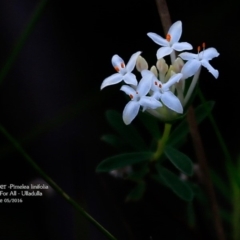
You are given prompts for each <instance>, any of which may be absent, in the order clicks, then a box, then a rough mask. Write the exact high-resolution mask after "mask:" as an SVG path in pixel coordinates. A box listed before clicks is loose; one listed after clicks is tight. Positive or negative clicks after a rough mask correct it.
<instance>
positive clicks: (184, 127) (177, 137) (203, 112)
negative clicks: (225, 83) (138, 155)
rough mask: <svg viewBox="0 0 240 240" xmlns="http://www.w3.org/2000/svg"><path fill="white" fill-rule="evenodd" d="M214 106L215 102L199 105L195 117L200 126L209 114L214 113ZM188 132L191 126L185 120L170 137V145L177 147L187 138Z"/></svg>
mask: <svg viewBox="0 0 240 240" xmlns="http://www.w3.org/2000/svg"><path fill="white" fill-rule="evenodd" d="M213 106H214V101H209V102H206V103H203V104H201V105H199V106H198V107H197V108H196V109H195V116H196V120H197V123H198V124H199V123H201V122H202V121H203V120H204V119H205V118H206V117H207V116H208V114H209V113H210V112H211V111H212V109H213ZM207 110H208V111H207ZM188 132H189V126H188V123H187V121H186V119H184V120H183V121H182V122H181V123H180V124H179V125H178V127H177V128H175V130H174V131H173V132H172V134H171V135H170V138H169V140H168V145H171V146H174V145H176V144H177V143H178V142H180V141H182V139H183V138H184V137H186V136H187V134H188Z"/></svg>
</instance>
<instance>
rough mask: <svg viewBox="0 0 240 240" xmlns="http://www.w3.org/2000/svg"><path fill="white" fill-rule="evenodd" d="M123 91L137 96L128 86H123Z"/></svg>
mask: <svg viewBox="0 0 240 240" xmlns="http://www.w3.org/2000/svg"><path fill="white" fill-rule="evenodd" d="M120 90H121V91H123V92H125V93H126V94H127V95H130V94H131V95H133V96H134V95H135V94H136V91H135V90H134V89H133V88H131V87H129V86H128V85H123V86H122V87H121V88H120Z"/></svg>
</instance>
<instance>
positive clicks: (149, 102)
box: [139, 96, 162, 111]
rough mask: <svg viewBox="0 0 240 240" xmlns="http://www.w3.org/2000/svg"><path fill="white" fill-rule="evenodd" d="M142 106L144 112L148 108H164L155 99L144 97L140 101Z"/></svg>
mask: <svg viewBox="0 0 240 240" xmlns="http://www.w3.org/2000/svg"><path fill="white" fill-rule="evenodd" d="M139 103H140V105H141V106H143V111H145V110H146V109H147V108H150V109H156V108H159V107H161V106H162V104H161V103H160V102H159V101H158V100H156V99H155V98H153V97H146V96H144V97H142V98H141V99H140V101H139Z"/></svg>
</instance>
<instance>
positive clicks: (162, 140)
mask: <svg viewBox="0 0 240 240" xmlns="http://www.w3.org/2000/svg"><path fill="white" fill-rule="evenodd" d="M171 127H172V124H170V123H165V126H164V132H163V135H162V138H160V139H159V140H158V143H157V150H156V152H155V153H154V155H153V158H152V161H157V160H158V159H159V158H160V157H161V155H162V153H163V151H164V148H165V145H166V143H167V140H168V137H169V134H170V132H171Z"/></svg>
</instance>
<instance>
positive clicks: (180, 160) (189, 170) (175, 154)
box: [164, 146, 193, 176]
mask: <svg viewBox="0 0 240 240" xmlns="http://www.w3.org/2000/svg"><path fill="white" fill-rule="evenodd" d="M164 154H165V155H166V157H167V158H168V159H169V160H170V161H171V163H172V164H173V165H174V166H175V167H176V168H177V169H179V170H180V171H181V172H183V173H185V174H186V175H188V176H192V174H193V164H192V161H191V159H190V158H189V157H188V156H186V155H185V154H183V153H182V152H180V151H178V150H177V149H174V148H172V147H170V146H166V147H165V149H164Z"/></svg>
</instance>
